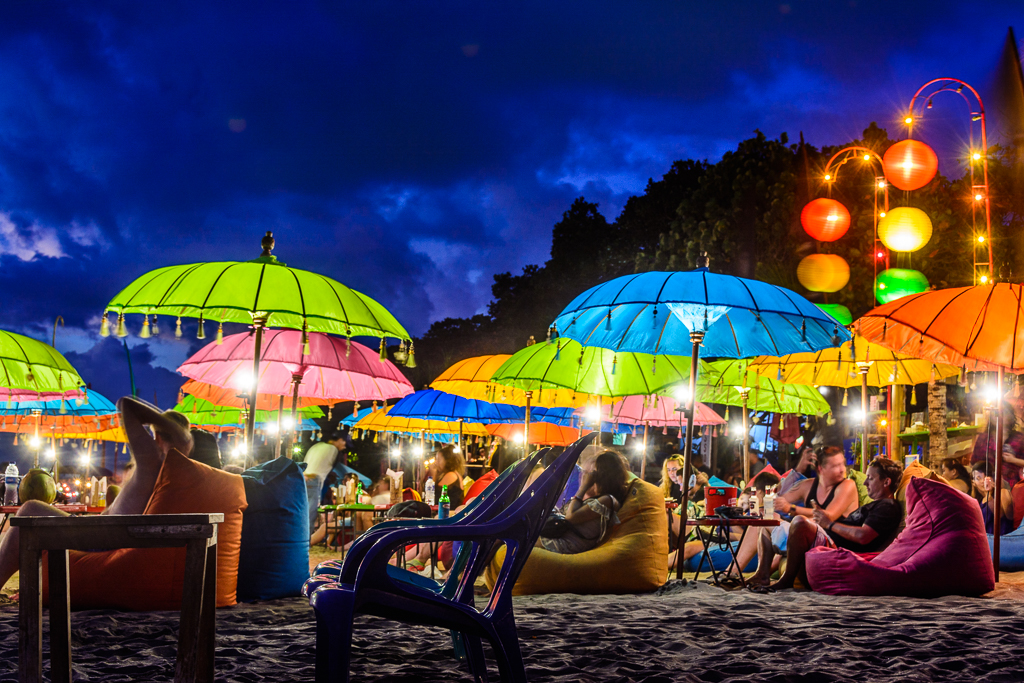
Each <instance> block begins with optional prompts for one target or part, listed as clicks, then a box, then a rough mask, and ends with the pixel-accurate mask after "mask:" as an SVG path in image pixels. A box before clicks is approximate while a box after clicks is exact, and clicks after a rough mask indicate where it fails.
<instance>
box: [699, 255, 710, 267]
mask: <svg viewBox="0 0 1024 683" xmlns="http://www.w3.org/2000/svg"><path fill="white" fill-rule="evenodd" d="M697 267H698V268H710V267H711V258H710V257H709V256H708V252H706V251H704V252H701V255H700V256H698V257H697Z"/></svg>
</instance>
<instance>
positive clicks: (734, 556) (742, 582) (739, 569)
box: [729, 526, 750, 588]
mask: <svg viewBox="0 0 1024 683" xmlns="http://www.w3.org/2000/svg"><path fill="white" fill-rule="evenodd" d="M749 528H750V527H746V526H744V527H743V531H741V532H740V542H739V543H737V544H736V545H735V546H733V544H732V543H730V544H729V552H730V553H732V564H731V565H729V566H730V568H732V567H736V573H737V574H739V576H740V586H742V587H743V588H746V587H747V580H746V579H745V578H743V567H741V566H740V558H739V556H738V555H737V554H736V549H737V548H742V547H743V539H744V538H746V537H747V531H748V530H749Z"/></svg>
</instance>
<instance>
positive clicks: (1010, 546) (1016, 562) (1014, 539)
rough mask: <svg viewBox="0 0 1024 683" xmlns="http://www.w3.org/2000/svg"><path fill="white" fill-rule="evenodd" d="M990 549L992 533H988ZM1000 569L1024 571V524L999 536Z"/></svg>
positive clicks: (989, 546)
mask: <svg viewBox="0 0 1024 683" xmlns="http://www.w3.org/2000/svg"><path fill="white" fill-rule="evenodd" d="M988 549H989V552H992V534H988ZM999 571H1003V572H1024V526H1020V527H1018V528H1016V529H1014V530H1013V531H1011V532H1010V533H1008V534H1005V535H1001V536H1000V537H999Z"/></svg>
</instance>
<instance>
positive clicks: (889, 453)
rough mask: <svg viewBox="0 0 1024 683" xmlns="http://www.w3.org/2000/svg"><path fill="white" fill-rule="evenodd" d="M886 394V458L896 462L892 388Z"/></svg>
mask: <svg viewBox="0 0 1024 683" xmlns="http://www.w3.org/2000/svg"><path fill="white" fill-rule="evenodd" d="M886 393H887V394H888V395H887V396H886V400H885V456H886V457H887V458H889V459H890V460H896V458H895V457H894V456H895V453H894V451H893V445H894V444H893V433H894V432H893V429H894V427H893V419H894V417H893V409H892V401H893V390H892V386H889V388H888V389H887V390H886Z"/></svg>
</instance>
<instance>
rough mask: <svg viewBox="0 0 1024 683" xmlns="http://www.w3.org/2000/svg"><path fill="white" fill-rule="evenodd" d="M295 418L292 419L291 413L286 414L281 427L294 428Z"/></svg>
mask: <svg viewBox="0 0 1024 683" xmlns="http://www.w3.org/2000/svg"><path fill="white" fill-rule="evenodd" d="M294 428H295V420H293V419H292V416H291V415H286V416H285V417H282V418H281V429H294Z"/></svg>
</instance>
